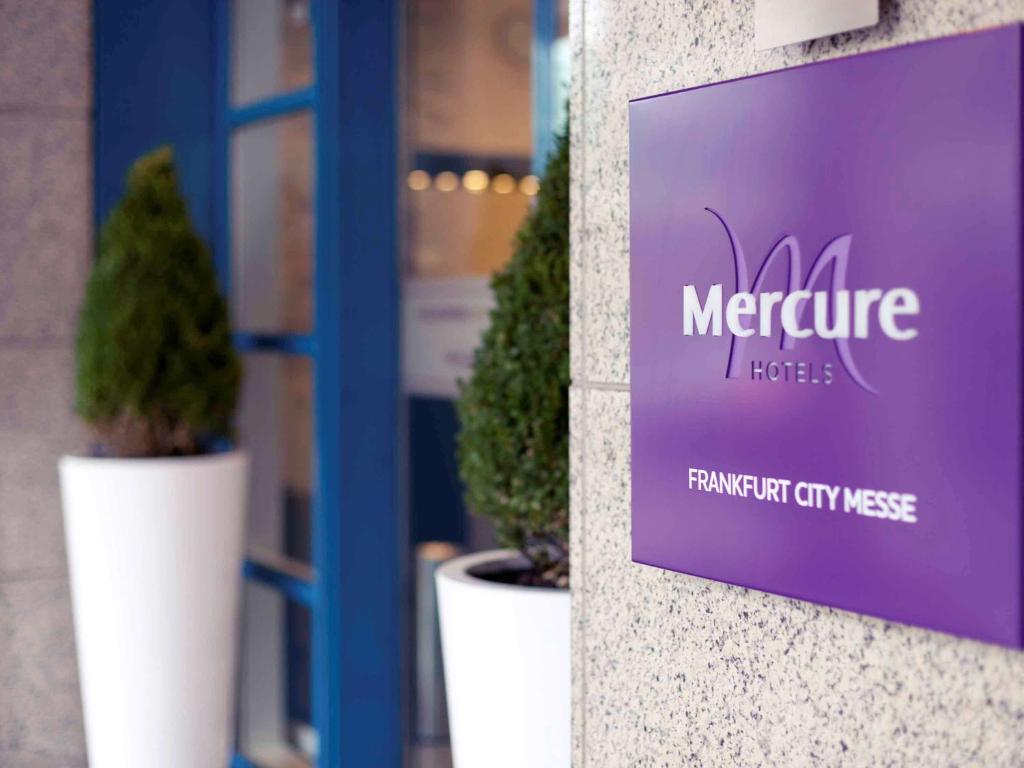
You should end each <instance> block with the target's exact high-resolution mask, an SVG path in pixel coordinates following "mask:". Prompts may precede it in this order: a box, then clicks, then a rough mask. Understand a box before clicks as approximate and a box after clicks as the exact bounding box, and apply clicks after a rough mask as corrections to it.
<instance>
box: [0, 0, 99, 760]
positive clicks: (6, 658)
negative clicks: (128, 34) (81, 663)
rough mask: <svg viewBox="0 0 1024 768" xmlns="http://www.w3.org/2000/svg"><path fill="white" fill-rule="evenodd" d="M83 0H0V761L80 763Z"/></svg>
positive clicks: (86, 135)
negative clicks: (77, 553) (76, 589)
mask: <svg viewBox="0 0 1024 768" xmlns="http://www.w3.org/2000/svg"><path fill="white" fill-rule="evenodd" d="M90 7H91V4H90V3H89V2H86V0H0V765H2V766H3V767H4V768H69V767H70V766H84V765H85V747H84V741H83V736H82V725H81V714H80V705H79V694H78V679H77V672H76V667H75V658H74V640H73V634H72V628H71V611H70V604H69V596H68V583H67V572H66V564H65V556H64V542H63V531H62V528H61V518H60V500H59V495H58V488H57V468H56V462H57V457H58V456H60V454H61V453H63V452H64V451H66V450H76V449H77V450H80V449H81V448H82V447H83V446H84V445H85V443H86V440H85V437H84V434H83V432H82V429H81V427H80V426H79V425H78V424H77V423H76V421H75V419H74V418H73V416H72V413H71V404H72V389H73V386H72V385H73V380H72V376H73V354H72V343H73V337H74V321H75V314H76V311H77V309H78V304H79V300H80V296H81V289H82V285H83V281H84V279H85V275H86V270H87V268H88V264H89V261H90V254H91V250H92V219H91V217H92V213H91V205H92V202H91V200H92V186H91V185H92V181H91V146H90V103H91V98H92V96H91V93H92V84H91V30H90Z"/></svg>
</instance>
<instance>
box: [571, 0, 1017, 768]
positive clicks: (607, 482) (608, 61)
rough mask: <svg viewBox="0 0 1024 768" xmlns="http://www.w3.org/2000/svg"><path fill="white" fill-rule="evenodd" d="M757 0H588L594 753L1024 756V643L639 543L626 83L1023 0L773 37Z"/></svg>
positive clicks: (932, 28)
mask: <svg viewBox="0 0 1024 768" xmlns="http://www.w3.org/2000/svg"><path fill="white" fill-rule="evenodd" d="M753 5H754V3H753V0H735V1H734V2H730V0H700V1H698V0H572V11H571V28H572V31H571V34H572V45H573V90H572V99H571V112H572V126H573V128H572V131H573V133H572V175H573V178H572V238H573V240H572V242H573V246H572V309H573V335H572V350H573V357H572V366H573V388H572V416H571V422H572V438H573V439H572V462H573V479H572V516H573V519H572V526H573V529H572V530H573V541H572V556H573V568H574V571H573V611H574V614H573V615H574V619H573V620H574V629H573V632H574V634H573V643H574V647H573V662H574V670H573V672H574V704H573V712H574V725H573V730H574V755H575V760H574V765H575V766H577V767H581V766H609V767H611V768H621V766H669V767H674V766H680V765H695V766H730V767H732V766H744V767H745V766H786V767H787V768H790V767H792V766H829V767H830V768H833V767H835V766H886V765H892V766H901V767H902V766H929V767H932V766H1020V765H1024V685H1022V680H1024V653H1020V652H1012V651H1008V650H1004V649H1002V648H998V647H995V646H990V645H984V644H981V643H976V642H972V641H966V640H959V639H955V638H953V637H950V636H947V635H942V634H938V633H933V632H928V631H925V630H921V629H915V628H911V627H907V626H902V625H897V624H891V623H888V622H884V621H880V620H877V619H872V618H867V617H863V616H858V615H855V614H852V613H846V612H842V611H837V610H832V609H829V608H824V607H820V606H816V605H811V604H809V603H801V602H796V601H793V600H788V599H785V598H781V597H775V596H772V595H767V594H763V593H760V592H756V591H749V590H745V589H741V588H737V587H731V586H727V585H724V584H720V583H717V582H713V581H706V580H702V579H698V578H692V577H687V576H682V575H679V574H675V573H668V572H663V571H659V570H656V569H654V568H650V567H646V566H640V565H634V564H632V563H631V562H630V544H629V533H630V530H629V526H630V524H629V513H630V497H629V489H630V456H629V311H628V302H629V268H628V267H629V251H628V230H629V206H628V194H629V176H628V173H629V172H628V121H627V101H628V100H629V99H630V98H633V97H637V96H644V95H649V94H654V93H659V92H662V91H667V90H672V89H676V88H681V87H686V86H693V85H699V84H702V83H711V82H716V81H720V80H725V79H728V78H734V77H739V76H743V75H748V74H751V73H754V72H761V71H766V70H773V69H779V68H782V67H787V66H791V65H795V64H800V63H804V62H808V61H815V60H818V59H825V58H831V57H835V56H840V55H843V54H849V53H854V52H858V51H866V50H872V49H877V48H883V47H887V46H891V45H896V44H899V43H906V42H910V41H914V40H920V39H923V38H928V37H935V36H941V35H946V34H951V33H955V32H959V31H966V30H970V29H976V28H980V27H985V26H990V25H995V24H1000V23H1004V22H1011V21H1017V20H1020V19H1022V18H1024V2H1022V0H882V16H883V18H882V22H881V24H880V25H879V26H878V27H876V28H875V29H872V30H869V31H863V32H854V33H852V34H846V35H840V36H838V37H835V38H832V39H825V40H818V41H815V42H813V43H807V44H801V45H794V46H789V47H787V48H784V49H780V50H776V51H772V52H767V53H756V52H755V51H754V49H753Z"/></svg>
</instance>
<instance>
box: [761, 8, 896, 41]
mask: <svg viewBox="0 0 1024 768" xmlns="http://www.w3.org/2000/svg"><path fill="white" fill-rule="evenodd" d="M877 23H878V0H756V2H755V3H754V44H755V46H756V47H757V50H759V51H764V50H767V49H768V48H777V47H778V46H780V45H789V44H790V43H799V42H803V41H804V40H813V39H814V38H817V37H827V36H828V35H836V34H839V33H840V32H848V31H850V30H851V29H861V28H862V27H873V26H874V25H875V24H877Z"/></svg>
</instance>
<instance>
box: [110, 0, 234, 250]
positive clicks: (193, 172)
mask: <svg viewBox="0 0 1024 768" xmlns="http://www.w3.org/2000/svg"><path fill="white" fill-rule="evenodd" d="M213 7H214V3H212V2H210V1H209V0H174V2H167V1H166V0H95V3H94V8H93V10H94V24H95V30H94V34H95V46H94V58H95V62H94V65H95V67H94V72H95V75H94V76H95V83H94V89H95V96H96V99H95V107H94V109H95V123H94V125H95V135H94V141H95V146H94V157H95V174H96V175H95V214H96V219H97V223H100V222H102V220H103V218H104V217H105V216H106V215H107V213H108V212H109V210H110V208H111V207H112V206H113V205H114V204H115V203H116V202H117V200H118V199H119V198H120V197H121V194H122V192H123V190H124V176H125V173H126V172H127V170H128V168H129V167H130V166H131V164H132V162H133V161H134V160H135V159H136V158H137V157H138V156H139V155H142V154H144V153H146V152H148V151H149V150H151V149H153V148H155V147H158V146H160V145H162V144H169V145H171V146H172V147H173V148H174V152H175V156H176V158H177V163H178V171H179V174H180V179H181V185H182V189H183V191H184V193H185V197H186V198H187V200H188V203H189V209H190V212H191V214H192V218H193V220H194V222H195V226H196V229H197V230H198V231H199V234H200V235H201V236H202V237H203V239H204V240H205V241H206V242H208V243H209V242H211V239H212V235H213V222H214V218H213V216H214V211H213V194H212V192H213V184H212V173H213V167H214V166H213V151H214V143H213V127H214V97H215V93H214V77H213V73H214V48H213Z"/></svg>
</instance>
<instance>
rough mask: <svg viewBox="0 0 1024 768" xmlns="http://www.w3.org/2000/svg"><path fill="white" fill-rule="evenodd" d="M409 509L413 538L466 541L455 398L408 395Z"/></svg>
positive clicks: (419, 540)
mask: <svg viewBox="0 0 1024 768" xmlns="http://www.w3.org/2000/svg"><path fill="white" fill-rule="evenodd" d="M408 413H409V415H408V418H409V513H410V516H411V518H412V520H411V526H412V539H413V542H421V541H454V542H458V543H460V544H461V543H464V542H465V541H466V533H467V532H466V527H467V520H466V510H465V506H464V504H463V501H462V483H461V482H460V481H459V467H458V464H457V462H456V460H455V440H456V435H457V434H458V431H459V422H458V416H457V415H456V413H455V403H454V402H453V401H452V400H447V399H443V398H433V397H411V398H409V412H408Z"/></svg>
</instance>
